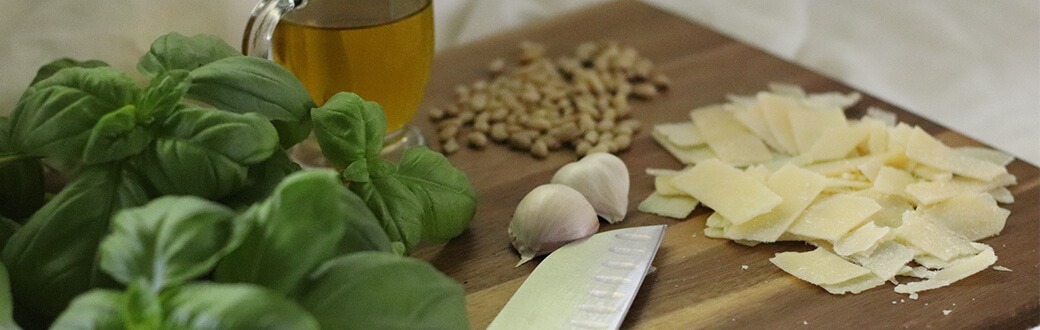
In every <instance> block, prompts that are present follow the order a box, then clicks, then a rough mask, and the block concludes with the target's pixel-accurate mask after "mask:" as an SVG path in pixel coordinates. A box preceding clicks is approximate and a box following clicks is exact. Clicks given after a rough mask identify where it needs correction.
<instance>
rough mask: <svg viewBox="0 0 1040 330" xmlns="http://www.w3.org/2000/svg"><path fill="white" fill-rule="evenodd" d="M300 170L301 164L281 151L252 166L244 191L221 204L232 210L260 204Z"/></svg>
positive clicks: (240, 190)
mask: <svg viewBox="0 0 1040 330" xmlns="http://www.w3.org/2000/svg"><path fill="white" fill-rule="evenodd" d="M299 170H300V164H297V163H296V162H294V161H292V159H289V155H288V154H287V153H286V152H285V151H284V150H281V149H279V150H278V151H275V152H274V153H273V154H271V157H270V158H268V159H267V160H264V161H262V162H260V163H256V164H253V165H250V166H249V169H248V170H247V171H248V173H247V174H246V183H245V185H244V186H243V187H242V189H239V190H238V191H237V192H235V193H233V194H231V195H230V196H228V197H226V198H222V199H221V200H220V203H221V204H224V205H227V206H230V207H232V208H245V207H249V206H250V205H252V204H255V203H259V202H261V201H263V200H264V199H265V198H267V196H270V195H271V192H273V191H274V189H275V187H277V186H278V184H279V183H281V182H282V179H284V178H285V177H286V176H288V175H289V174H292V173H295V172H297V171H299Z"/></svg>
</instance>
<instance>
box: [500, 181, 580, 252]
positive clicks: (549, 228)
mask: <svg viewBox="0 0 1040 330" xmlns="http://www.w3.org/2000/svg"><path fill="white" fill-rule="evenodd" d="M597 230H599V219H598V218H596V211H595V210H594V209H593V208H592V205H591V204H589V202H588V201H587V200H586V199H585V197H584V196H582V195H581V193H579V192H578V191H577V190H574V188H571V187H568V186H565V185H562V184H552V183H550V184H544V185H541V186H538V187H536V188H534V189H532V190H531V192H529V193H527V195H526V196H524V198H523V199H521V200H520V204H519V205H517V206H516V212H515V213H514V214H513V220H512V221H510V222H509V238H510V239H512V241H513V247H514V248H516V251H517V252H520V262H519V263H517V264H516V265H517V266H520V265H522V264H524V263H525V262H528V261H530V260H531V259H533V258H534V257H537V256H541V255H546V254H549V253H550V252H552V251H555V250H556V249H558V248H560V247H561V246H563V245H565V244H567V243H569V242H571V241H574V240H577V239H581V238H585V237H588V236H592V234H595V233H596V231H597Z"/></svg>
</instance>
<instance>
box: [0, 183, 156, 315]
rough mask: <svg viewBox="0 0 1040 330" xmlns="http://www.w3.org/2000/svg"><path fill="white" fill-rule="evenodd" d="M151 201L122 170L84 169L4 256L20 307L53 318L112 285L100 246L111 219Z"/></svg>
mask: <svg viewBox="0 0 1040 330" xmlns="http://www.w3.org/2000/svg"><path fill="white" fill-rule="evenodd" d="M148 198H149V196H148V194H147V192H146V190H145V188H144V186H142V185H141V180H140V179H139V178H138V177H137V176H136V175H134V173H132V172H129V171H126V170H124V169H123V168H122V167H121V166H115V164H113V165H108V166H93V167H87V168H85V169H83V170H82V173H80V175H79V176H77V177H76V178H74V179H73V180H72V181H71V182H69V185H68V186H66V187H65V189H63V190H62V191H61V192H59V193H58V194H57V195H55V196H54V198H53V199H51V200H50V201H48V202H47V204H44V205H43V207H42V208H41V209H40V210H39V211H37V212H36V213H34V214H33V216H32V217H30V218H29V221H28V222H26V223H25V225H24V226H22V228H21V229H19V230H18V231H17V232H15V233H14V235H12V236H11V239H10V240H8V241H7V245H5V246H4V249H3V251H2V252H0V259H2V261H3V263H4V264H5V265H7V266H8V270H10V272H11V284H12V285H11V287H12V288H13V289H14V290H13V291H14V297H15V300H17V301H18V302H19V307H21V309H23V310H25V311H26V312H29V311H31V312H36V313H39V314H42V315H45V316H50V317H53V316H55V315H58V313H59V312H61V310H63V309H65V307H66V305H67V304H68V303H69V301H71V300H72V298H73V297H75V296H76V295H78V294H80V293H82V292H85V291H87V289H89V288H91V287H94V286H97V285H99V284H102V283H108V281H111V279H108V278H107V277H104V276H103V274H101V273H100V272H99V269H98V267H97V253H98V244H99V243H100V242H101V239H102V237H103V236H104V235H105V234H106V233H107V232H108V224H109V219H111V218H112V214H113V213H114V212H115V211H116V210H119V209H122V208H126V207H132V206H137V205H141V204H144V203H145V202H147V201H148Z"/></svg>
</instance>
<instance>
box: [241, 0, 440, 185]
mask: <svg viewBox="0 0 1040 330" xmlns="http://www.w3.org/2000/svg"><path fill="white" fill-rule="evenodd" d="M433 40H434V35H433V5H432V4H431V0H262V1H260V3H259V4H257V6H256V7H255V8H254V9H253V14H252V16H251V17H250V19H249V23H248V25H247V26H246V31H245V35H244V37H243V40H242V43H243V45H242V49H243V51H244V52H245V54H246V55H253V56H259V57H264V58H269V59H273V60H274V61H275V62H277V63H278V64H281V65H282V66H284V67H285V68H286V69H288V70H289V71H290V72H292V73H293V74H294V75H296V77H297V78H298V79H300V81H301V82H303V85H304V87H306V88H307V91H308V92H309V93H310V94H311V97H312V98H313V99H314V102H315V104H317V105H318V106H321V105H322V104H324V103H325V101H326V100H328V99H329V98H330V97H332V95H335V94H336V93H338V92H341V91H348V92H353V93H356V94H358V95H359V96H361V97H362V98H363V99H365V100H367V101H375V102H376V103H379V105H380V106H382V107H383V111H384V112H386V119H387V130H386V131H387V132H388V133H387V135H386V137H385V138H384V144H385V147H384V154H386V153H387V152H388V150H389V149H403V148H404V147H407V146H411V145H419V144H423V143H424V141H423V137H422V135H421V134H420V133H419V131H418V129H416V128H415V127H412V126H409V125H408V122H409V121H410V120H411V119H412V117H414V116H415V113H416V112H417V110H418V109H419V103H420V102H421V101H422V98H423V94H424V93H425V91H426V82H427V80H428V78H429V76H430V66H431V64H432V62H433V51H434V48H433V42H434V41H433ZM307 142H308V143H304V145H303V146H302V147H304V148H305V149H306V147H307V146H308V145H309V146H310V148H312V149H316V143H314V141H313V140H310V141H307ZM307 157H308V156H306V155H304V156H303V158H307ZM305 165H306V164H305Z"/></svg>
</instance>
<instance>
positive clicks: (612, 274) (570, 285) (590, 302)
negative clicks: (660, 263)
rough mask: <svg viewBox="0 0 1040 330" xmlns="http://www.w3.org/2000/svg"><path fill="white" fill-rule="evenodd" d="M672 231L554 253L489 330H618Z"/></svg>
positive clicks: (616, 234)
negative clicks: (668, 234)
mask: <svg viewBox="0 0 1040 330" xmlns="http://www.w3.org/2000/svg"><path fill="white" fill-rule="evenodd" d="M665 228H666V226H665V225H656V226H643V227H633V228H625V229H617V230H611V231H606V232H602V233H598V234H595V235H592V236H591V237H589V238H586V239H583V240H578V241H575V242H571V243H570V244H567V245H565V246H563V247H561V248H559V249H558V250H556V251H554V252H553V253H550V254H549V256H547V257H545V259H544V260H542V262H541V263H540V264H539V265H538V267H536V268H535V270H534V271H533V272H531V275H530V276H528V277H527V279H526V280H525V281H524V283H523V284H521V285H520V289H518V290H517V291H516V293H515V294H513V297H512V298H510V299H509V302H507V303H506V306H505V307H503V308H502V311H501V312H499V313H498V315H497V316H496V317H495V319H494V320H493V321H491V325H489V326H488V329H492V330H501V329H617V328H618V327H620V326H621V321H622V320H624V318H625V314H627V313H628V309H629V307H631V305H632V300H633V298H635V295H636V292H637V291H638V290H639V286H640V285H641V284H642V283H643V279H644V278H645V277H646V274H647V271H648V270H649V269H650V262H651V261H653V260H654V256H655V255H656V254H657V248H658V247H659V246H660V245H661V239H662V237H663V236H664V231H665Z"/></svg>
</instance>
